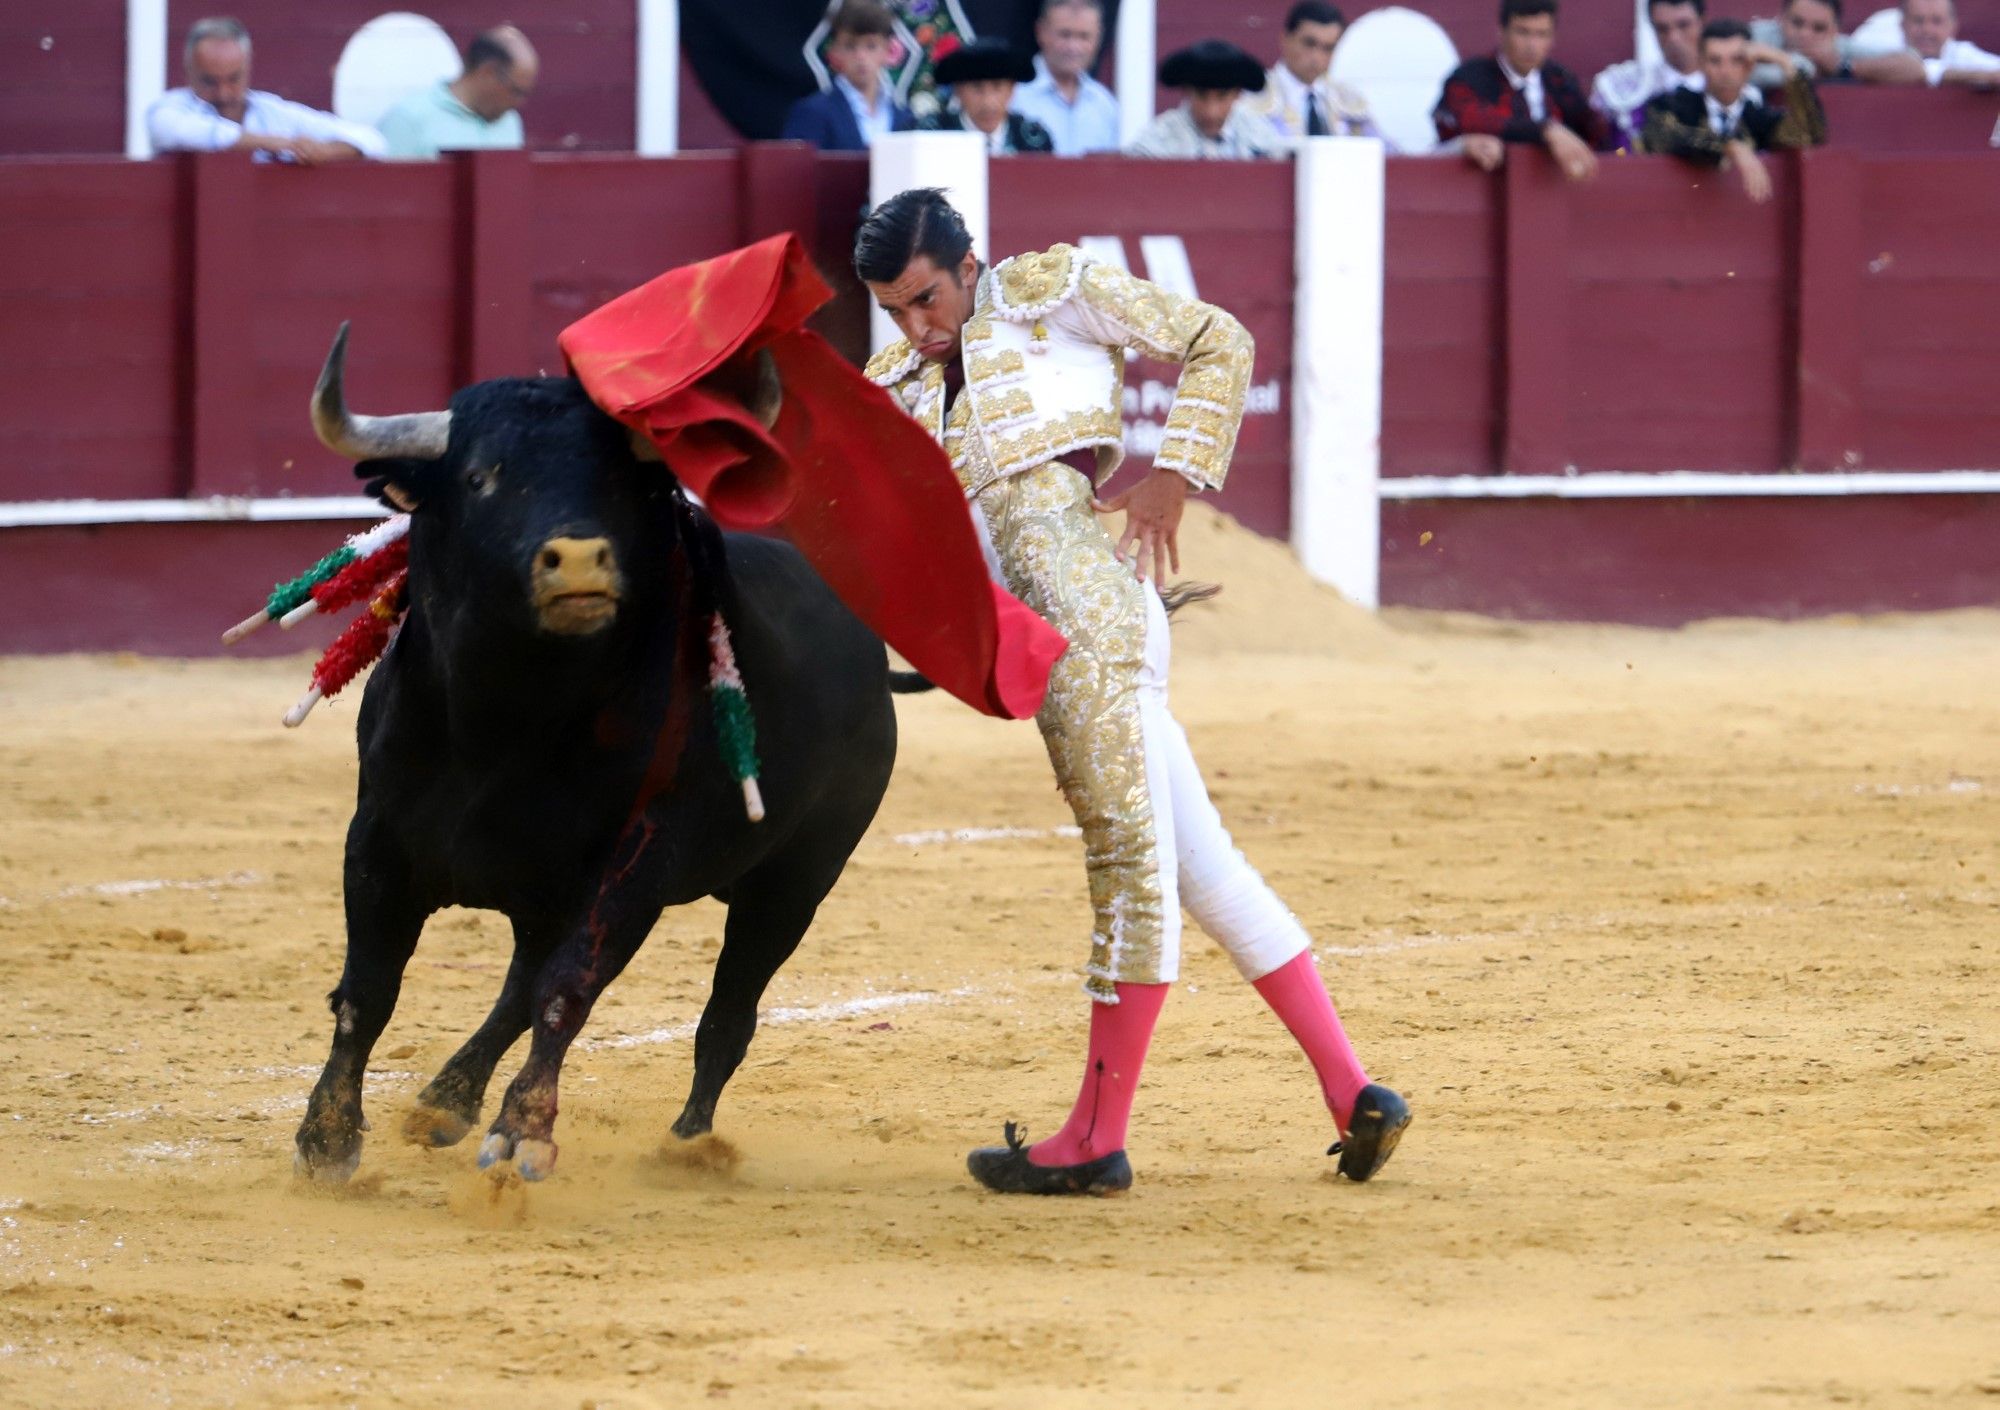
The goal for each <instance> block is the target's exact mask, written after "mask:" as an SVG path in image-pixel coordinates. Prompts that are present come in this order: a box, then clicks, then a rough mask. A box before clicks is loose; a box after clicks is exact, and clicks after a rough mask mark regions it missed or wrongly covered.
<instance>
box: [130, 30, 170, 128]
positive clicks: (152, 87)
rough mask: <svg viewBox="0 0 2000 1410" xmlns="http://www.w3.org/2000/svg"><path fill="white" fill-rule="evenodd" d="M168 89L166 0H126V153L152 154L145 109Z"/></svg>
mask: <svg viewBox="0 0 2000 1410" xmlns="http://www.w3.org/2000/svg"><path fill="white" fill-rule="evenodd" d="M166 91H167V0H125V155H126V156H128V157H135V158H139V159H142V160H143V159H144V158H146V157H150V156H152V155H153V139H152V137H151V135H150V134H148V133H147V131H146V109H148V108H150V107H152V106H153V100H154V99H155V98H157V97H159V96H160V95H161V94H162V93H164V92H166Z"/></svg>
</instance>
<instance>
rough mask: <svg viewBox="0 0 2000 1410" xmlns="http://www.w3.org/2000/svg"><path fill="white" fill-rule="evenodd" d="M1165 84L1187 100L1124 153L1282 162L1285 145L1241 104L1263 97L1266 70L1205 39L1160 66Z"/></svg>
mask: <svg viewBox="0 0 2000 1410" xmlns="http://www.w3.org/2000/svg"><path fill="white" fill-rule="evenodd" d="M1160 83H1161V84H1162V85H1163V86H1164V87H1167V88H1178V89H1181V90H1182V91H1183V92H1184V93H1185V94H1186V95H1187V96H1186V97H1184V98H1182V99H1181V105H1180V106H1179V107H1178V108H1173V109H1170V110H1169V111H1167V112H1164V113H1161V114H1160V115H1159V116H1158V117H1156V118H1154V119H1153V120H1152V121H1151V122H1150V123H1148V124H1146V126H1145V127H1144V128H1143V129H1141V131H1140V133H1139V135H1138V136H1137V137H1136V138H1134V139H1133V140H1132V145H1131V146H1129V147H1127V148H1126V149H1125V150H1126V151H1127V152H1129V153H1130V154H1131V155H1133V156H1135V157H1210V158H1221V159H1224V160H1230V159H1237V158H1244V157H1281V156H1283V155H1284V154H1285V141H1284V139H1283V138H1281V137H1280V136H1278V133H1277V130H1276V129H1275V128H1273V127H1272V126H1271V124H1270V123H1269V122H1268V121H1266V120H1265V119H1264V118H1261V117H1258V116H1257V115H1256V114H1254V113H1251V112H1248V111H1246V110H1245V109H1244V107H1243V106H1242V104H1240V103H1238V102H1237V101H1236V100H1237V99H1238V98H1241V97H1242V96H1243V95H1244V93H1246V92H1250V93H1257V92H1261V91H1262V90H1263V87H1264V66H1263V65H1262V64H1259V63H1258V62H1257V61H1256V60H1255V59H1253V58H1251V57H1250V55H1248V54H1246V53H1245V52H1244V51H1243V50H1241V49H1239V48H1237V47H1236V46H1235V45H1234V44H1230V43H1226V42H1225V41H1223V40H1220V39H1204V40H1202V41H1201V43H1199V44H1190V45H1189V46H1188V47H1187V48H1185V49H1183V50H1181V51H1180V52H1179V53H1176V54H1169V55H1168V56H1167V61H1166V62H1165V63H1164V64H1161V65H1160Z"/></svg>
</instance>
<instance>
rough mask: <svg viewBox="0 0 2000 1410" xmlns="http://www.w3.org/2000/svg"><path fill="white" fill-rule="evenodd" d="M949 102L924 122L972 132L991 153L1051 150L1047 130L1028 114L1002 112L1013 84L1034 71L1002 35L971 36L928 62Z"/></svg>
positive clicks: (943, 128)
mask: <svg viewBox="0 0 2000 1410" xmlns="http://www.w3.org/2000/svg"><path fill="white" fill-rule="evenodd" d="M931 74H932V76H933V77H934V78H936V79H937V81H938V86H939V87H940V88H949V89H950V90H951V101H950V103H949V104H948V105H947V106H946V107H945V109H944V111H942V112H940V113H939V114H938V115H937V116H936V117H934V118H932V119H931V120H930V121H929V122H927V123H925V124H924V126H926V127H928V128H931V129H933V130H934V131H939V132H977V133H978V134H980V136H982V137H984V138H985V139H986V149H987V151H988V152H989V153H990V154H991V155H993V156H996V157H1004V156H1010V155H1013V154H1014V153H1017V152H1053V151H1054V150H1055V144H1054V143H1053V142H1051V141H1050V140H1049V134H1048V129H1047V128H1045V127H1043V126H1042V125H1041V124H1040V123H1038V122H1036V121H1035V120H1034V119H1033V118H1028V117H1022V116H1021V115H1020V114H1019V113H1010V112H1008V111H1007V105H1008V103H1010V102H1011V101H1012V100H1013V97H1014V88H1015V85H1017V84H1020V83H1025V82H1027V81H1028V80H1029V79H1031V78H1033V77H1034V76H1035V66H1034V65H1033V64H1031V63H1030V62H1028V60H1027V58H1026V57H1025V56H1024V55H1022V54H1020V53H1017V52H1016V51H1015V49H1014V47H1013V46H1012V45H1011V44H1009V43H1008V42H1007V41H1006V40H1004V39H975V40H973V41H972V42H971V43H969V44H962V45H960V46H959V47H958V48H956V49H954V50H952V51H951V52H950V53H949V54H946V55H945V56H944V57H943V58H942V59H939V60H938V61H937V63H936V64H935V65H934V66H933V67H932V69H931Z"/></svg>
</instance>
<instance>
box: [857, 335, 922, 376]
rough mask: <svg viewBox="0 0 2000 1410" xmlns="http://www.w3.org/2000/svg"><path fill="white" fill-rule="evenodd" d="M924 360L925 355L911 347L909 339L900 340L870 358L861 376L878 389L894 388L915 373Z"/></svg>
mask: <svg viewBox="0 0 2000 1410" xmlns="http://www.w3.org/2000/svg"><path fill="white" fill-rule="evenodd" d="M923 360H924V359H923V355H922V354H921V353H919V352H918V351H917V350H916V349H915V348H913V347H911V346H910V340H909V339H908V338H898V339H896V341H895V342H893V343H891V344H889V346H888V347H886V348H884V349H882V351H880V352H878V353H876V354H875V356H873V357H871V358H869V359H868V365H867V366H866V367H864V368H862V369H861V375H862V376H864V377H866V378H867V379H868V380H869V381H871V382H873V383H874V384H875V385H876V386H878V387H893V386H894V385H895V384H896V383H898V382H900V381H902V380H903V379H904V378H905V377H907V376H909V375H910V374H911V373H912V372H915V371H916V370H917V364H918V363H920V362H922V361H923Z"/></svg>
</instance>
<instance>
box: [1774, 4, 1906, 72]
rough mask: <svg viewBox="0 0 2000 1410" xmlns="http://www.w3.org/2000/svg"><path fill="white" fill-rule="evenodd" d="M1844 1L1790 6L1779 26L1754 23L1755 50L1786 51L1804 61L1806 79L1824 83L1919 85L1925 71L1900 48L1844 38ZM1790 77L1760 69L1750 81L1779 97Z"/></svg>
mask: <svg viewBox="0 0 2000 1410" xmlns="http://www.w3.org/2000/svg"><path fill="white" fill-rule="evenodd" d="M1841 3H1842V0H1785V6H1784V9H1783V10H1781V11H1780V12H1779V14H1778V17H1777V18H1776V19H1774V20H1752V21H1750V40H1751V42H1752V43H1753V44H1762V45H1768V46H1770V47H1771V48H1773V49H1782V50H1784V51H1785V52H1786V53H1787V54H1791V55H1794V56H1796V57H1798V58H1801V59H1804V60H1805V61H1806V62H1805V75H1806V77H1807V78H1811V79H1815V80H1817V81H1818V82H1820V83H1855V82H1860V83H1918V82H1921V81H1922V79H1923V65H1922V64H1921V63H1920V62H1918V59H1917V56H1916V55H1915V54H1912V53H1910V52H1909V51H1908V50H1906V49H1900V48H1897V47H1896V46H1895V45H1893V44H1891V45H1886V46H1885V45H1882V44H1879V43H1874V42H1868V41H1863V40H1857V39H1856V38H1855V36H1853V35H1851V34H1842V33H1841V32H1840V26H1841V20H1842V16H1841ZM1788 76H1789V75H1788V74H1787V73H1786V72H1785V71H1784V70H1783V69H1781V68H1780V67H1779V66H1778V65H1776V64H1772V63H1764V64H1759V65H1758V66H1757V70H1756V72H1754V73H1753V74H1751V75H1750V81H1751V82H1752V83H1754V84H1756V85H1757V86H1758V87H1759V88H1764V89H1768V90H1769V91H1771V92H1773V93H1775V92H1777V91H1778V89H1780V88H1782V87H1784V85H1785V80H1786V78H1787V77H1788Z"/></svg>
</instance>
